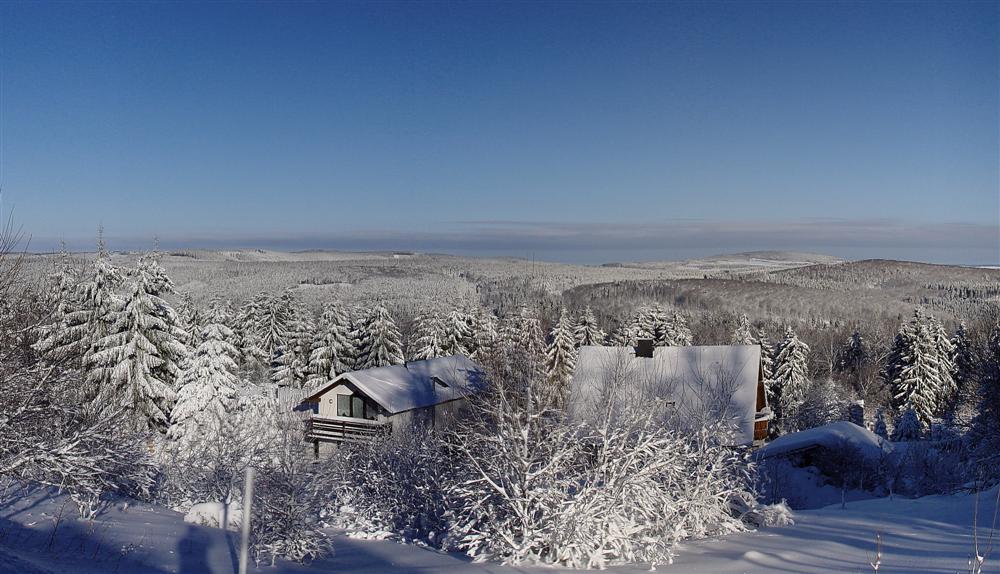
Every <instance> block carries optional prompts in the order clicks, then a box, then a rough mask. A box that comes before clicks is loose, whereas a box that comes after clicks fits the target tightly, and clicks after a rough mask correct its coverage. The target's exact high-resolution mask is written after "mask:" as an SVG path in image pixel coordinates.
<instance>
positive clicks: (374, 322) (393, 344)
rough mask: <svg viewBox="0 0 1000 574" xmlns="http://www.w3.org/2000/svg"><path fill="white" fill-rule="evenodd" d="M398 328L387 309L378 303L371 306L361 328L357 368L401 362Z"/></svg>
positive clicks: (401, 352) (401, 351)
mask: <svg viewBox="0 0 1000 574" xmlns="http://www.w3.org/2000/svg"><path fill="white" fill-rule="evenodd" d="M400 338H401V337H400V334H399V329H397V328H396V323H395V322H393V320H392V317H391V316H389V311H387V310H386V308H385V307H383V306H382V304H380V303H378V304H376V305H375V306H373V307H372V308H371V310H370V311H369V312H368V316H367V318H366V319H365V323H364V326H363V328H362V330H361V353H360V355H359V357H358V362H359V365H358V368H359V369H371V368H374V367H384V366H387V365H399V364H401V363H403V361H404V359H403V350H402V347H401V346H400Z"/></svg>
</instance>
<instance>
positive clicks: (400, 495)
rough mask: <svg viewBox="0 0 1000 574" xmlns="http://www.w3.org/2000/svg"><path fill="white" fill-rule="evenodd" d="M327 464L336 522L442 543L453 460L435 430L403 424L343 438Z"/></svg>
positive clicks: (350, 527)
mask: <svg viewBox="0 0 1000 574" xmlns="http://www.w3.org/2000/svg"><path fill="white" fill-rule="evenodd" d="M325 464H326V465H327V467H328V469H327V471H326V472H328V473H329V474H330V476H332V477H333V479H334V484H335V498H334V500H333V501H332V505H333V508H330V509H329V512H328V516H329V519H330V521H331V522H333V523H335V524H336V525H337V526H339V527H342V528H345V529H347V530H349V531H352V532H365V533H369V534H373V533H391V534H393V535H396V536H399V537H401V538H403V539H404V540H414V541H420V542H425V543H427V544H430V545H432V546H437V545H439V544H440V543H441V539H442V536H443V534H444V532H445V530H446V527H447V524H446V516H445V515H446V510H447V505H446V500H445V497H444V489H445V487H446V486H447V481H448V479H449V477H448V472H449V470H450V466H449V464H448V462H447V461H446V460H445V458H444V456H443V453H442V443H441V442H440V441H439V440H437V438H436V437H435V436H434V435H433V434H432V433H431V432H429V431H427V430H426V429H421V428H413V429H401V432H397V433H396V434H394V435H392V436H389V437H380V438H378V439H376V440H374V441H372V442H369V443H355V444H344V445H342V446H341V447H340V448H339V449H338V451H337V453H336V454H335V455H334V456H333V457H332V458H331V459H329V461H327V462H326V463H325Z"/></svg>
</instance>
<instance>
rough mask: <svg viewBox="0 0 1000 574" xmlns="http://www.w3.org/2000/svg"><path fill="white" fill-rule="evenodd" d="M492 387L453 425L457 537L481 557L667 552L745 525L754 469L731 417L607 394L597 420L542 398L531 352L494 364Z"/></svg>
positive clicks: (580, 563)
mask: <svg viewBox="0 0 1000 574" xmlns="http://www.w3.org/2000/svg"><path fill="white" fill-rule="evenodd" d="M489 367H490V371H491V382H492V383H493V386H492V388H491V389H490V390H489V391H488V392H486V393H484V394H483V395H481V396H478V397H476V398H474V399H473V400H472V401H471V411H472V415H471V416H470V417H469V418H468V419H467V420H465V421H464V422H463V423H462V424H461V425H460V426H458V427H457V428H456V429H454V430H453V432H451V433H450V434H449V446H450V448H451V449H452V451H453V452H455V453H456V454H457V455H458V460H457V465H456V473H457V475H456V477H455V480H454V482H453V483H452V484H451V486H450V488H449V489H448V497H449V500H450V502H451V506H452V513H453V514H452V529H451V531H450V541H451V542H452V543H453V544H454V545H455V546H456V547H458V548H461V549H463V550H465V551H466V552H468V553H469V554H470V555H472V556H473V557H475V558H477V559H496V560H500V561H502V562H505V563H522V562H542V563H551V564H561V565H565V566H571V567H603V566H605V565H608V564H613V563H618V562H650V563H663V562H669V561H670V560H671V557H672V549H673V547H674V545H675V544H676V543H677V542H679V541H681V540H685V539H688V538H694V537H701V536H709V535H715V534H722V533H729V532H735V531H739V530H741V529H743V528H744V525H743V524H742V522H741V521H740V520H739V518H738V516H736V515H734V514H733V512H732V508H733V502H734V500H735V501H741V502H742V503H744V504H746V503H749V502H750V501H752V499H753V495H752V494H751V492H750V488H749V484H750V480H749V478H750V476H749V474H750V471H751V469H752V467H751V465H749V464H748V463H747V461H746V459H745V458H744V456H745V455H744V453H743V452H742V450H740V449H734V448H731V447H729V446H727V445H730V444H732V443H733V441H731V440H730V435H729V434H728V429H724V428H722V427H719V426H715V425H708V426H705V427H703V428H697V429H684V430H683V431H682V430H677V431H674V430H671V428H670V427H669V426H664V424H663V418H662V417H661V416H659V415H660V413H657V412H655V411H654V410H648V411H642V410H635V409H625V410H622V409H619V408H616V405H614V404H613V403H609V406H608V408H607V410H606V411H605V412H604V413H603V416H602V417H600V418H599V419H598V420H597V421H596V422H595V423H594V424H584V423H581V422H574V421H572V420H569V419H567V418H566V417H565V415H564V414H563V413H562V412H559V411H553V410H550V409H549V408H547V407H546V405H547V404H548V403H547V402H546V401H544V400H543V399H540V398H539V397H540V396H541V395H542V393H543V392H544V391H539V385H540V384H543V383H541V382H540V380H539V378H538V377H537V375H536V373H537V371H536V370H535V368H534V366H533V365H531V364H530V360H526V359H525V357H523V356H516V355H506V356H505V357H503V358H502V359H501V360H500V361H499V364H498V365H489Z"/></svg>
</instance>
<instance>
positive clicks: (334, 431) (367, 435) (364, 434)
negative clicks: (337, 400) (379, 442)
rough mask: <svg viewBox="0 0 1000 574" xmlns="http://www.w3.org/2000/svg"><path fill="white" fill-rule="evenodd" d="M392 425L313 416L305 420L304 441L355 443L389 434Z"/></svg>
mask: <svg viewBox="0 0 1000 574" xmlns="http://www.w3.org/2000/svg"><path fill="white" fill-rule="evenodd" d="M391 430H392V423H389V422H378V421H370V420H366V419H355V418H348V417H337V418H332V419H331V418H323V417H317V416H313V417H310V418H309V419H307V420H306V440H308V441H319V442H335V443H341V442H357V441H365V440H371V439H372V438H374V437H377V436H380V435H383V434H389V432H390V431H391Z"/></svg>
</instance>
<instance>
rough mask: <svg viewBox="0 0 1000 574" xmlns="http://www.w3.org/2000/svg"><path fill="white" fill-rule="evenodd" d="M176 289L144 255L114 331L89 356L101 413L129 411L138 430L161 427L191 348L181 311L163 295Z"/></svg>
mask: <svg viewBox="0 0 1000 574" xmlns="http://www.w3.org/2000/svg"><path fill="white" fill-rule="evenodd" d="M171 289H172V285H171V284H170V282H169V279H166V275H165V273H163V270H162V268H161V267H160V266H159V265H158V264H157V263H156V262H155V261H152V260H150V259H146V258H144V259H141V260H140V261H139V264H138V267H137V269H136V270H135V271H134V272H133V273H132V274H131V277H130V280H129V282H128V291H127V293H126V296H125V298H124V300H123V301H122V303H121V305H120V307H119V308H118V309H115V310H114V311H113V312H111V313H110V314H109V315H110V316H111V317H112V318H113V321H112V323H111V330H110V333H109V334H107V335H105V336H103V337H101V338H100V339H98V340H97V341H96V342H95V343H94V345H93V349H94V350H93V351H92V352H91V353H90V354H89V355H88V356H87V359H86V366H87V367H88V368H89V372H88V375H87V377H88V380H89V381H90V382H91V383H92V385H93V386H94V387H95V388H96V389H98V391H97V396H96V397H95V398H94V400H93V403H92V405H93V408H94V410H96V411H97V412H102V413H107V412H116V411H118V410H119V409H121V410H123V411H124V412H125V415H126V417H127V418H128V419H129V420H130V421H131V422H132V423H133V425H134V426H135V427H136V428H137V429H138V430H145V429H148V428H163V427H165V426H166V424H167V423H168V422H169V413H170V408H171V407H172V405H173V401H174V399H175V397H176V392H175V390H174V384H175V382H176V380H177V376H178V374H179V372H180V368H179V364H180V362H181V361H182V360H184V358H185V355H186V354H187V349H186V348H185V346H184V344H183V343H182V342H181V341H182V340H183V339H184V338H185V337H186V334H185V333H184V331H183V330H182V329H181V328H180V326H179V325H178V319H177V315H176V313H175V312H174V310H173V309H172V308H171V307H170V305H168V304H167V302H166V301H164V300H163V299H162V298H161V297H160V295H162V294H164V293H165V292H168V291H170V290H171Z"/></svg>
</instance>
